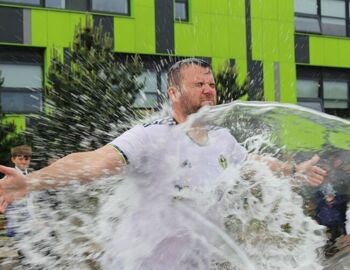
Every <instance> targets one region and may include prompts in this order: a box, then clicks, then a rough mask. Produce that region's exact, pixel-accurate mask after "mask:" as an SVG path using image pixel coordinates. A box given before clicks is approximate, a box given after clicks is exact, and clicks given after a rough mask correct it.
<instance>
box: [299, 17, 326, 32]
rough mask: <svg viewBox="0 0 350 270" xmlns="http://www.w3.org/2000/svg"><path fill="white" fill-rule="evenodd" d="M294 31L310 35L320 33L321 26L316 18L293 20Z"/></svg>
mask: <svg viewBox="0 0 350 270" xmlns="http://www.w3.org/2000/svg"><path fill="white" fill-rule="evenodd" d="M295 30H296V31H305V32H311V33H320V32H321V26H320V23H319V20H318V19H317V18H302V17H296V18H295Z"/></svg>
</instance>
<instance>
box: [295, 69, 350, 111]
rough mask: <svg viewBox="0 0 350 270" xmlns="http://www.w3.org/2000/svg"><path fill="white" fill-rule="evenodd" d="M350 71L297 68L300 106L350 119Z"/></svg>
mask: <svg viewBox="0 0 350 270" xmlns="http://www.w3.org/2000/svg"><path fill="white" fill-rule="evenodd" d="M349 85H350V69H337V68H314V67H305V66H303V67H301V66H299V67H298V68H297V97H298V104H299V105H301V106H305V107H309V108H312V109H316V110H319V111H324V112H326V113H329V114H332V115H336V116H339V117H350V91H349Z"/></svg>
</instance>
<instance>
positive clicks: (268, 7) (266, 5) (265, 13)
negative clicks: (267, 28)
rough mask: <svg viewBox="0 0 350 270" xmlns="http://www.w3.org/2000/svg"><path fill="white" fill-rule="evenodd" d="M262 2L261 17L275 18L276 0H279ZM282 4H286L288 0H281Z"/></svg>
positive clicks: (276, 11) (276, 10)
mask: <svg viewBox="0 0 350 270" xmlns="http://www.w3.org/2000/svg"><path fill="white" fill-rule="evenodd" d="M261 2H262V18H264V19H267V20H268V19H270V20H277V18H278V2H280V0H264V1H261ZM283 4H285V5H288V1H285V0H284V1H283Z"/></svg>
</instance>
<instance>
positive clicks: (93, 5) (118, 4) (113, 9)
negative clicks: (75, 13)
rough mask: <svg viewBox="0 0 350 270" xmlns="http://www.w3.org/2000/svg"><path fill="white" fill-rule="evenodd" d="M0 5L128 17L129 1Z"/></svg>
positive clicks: (21, 0) (29, 0) (24, 0)
mask: <svg viewBox="0 0 350 270" xmlns="http://www.w3.org/2000/svg"><path fill="white" fill-rule="evenodd" d="M0 3H6V4H11V3H16V4H23V5H37V6H42V7H47V8H62V9H64V8H65V9H71V10H81V11H94V12H106V13H115V14H122V15H130V0H0Z"/></svg>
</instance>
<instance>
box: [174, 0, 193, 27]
mask: <svg viewBox="0 0 350 270" xmlns="http://www.w3.org/2000/svg"><path fill="white" fill-rule="evenodd" d="M188 1H189V0H174V19H175V21H176V22H189V21H190V17H189V14H190V12H189V3H188ZM176 3H183V4H185V12H186V19H180V18H178V17H177V16H176Z"/></svg>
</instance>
